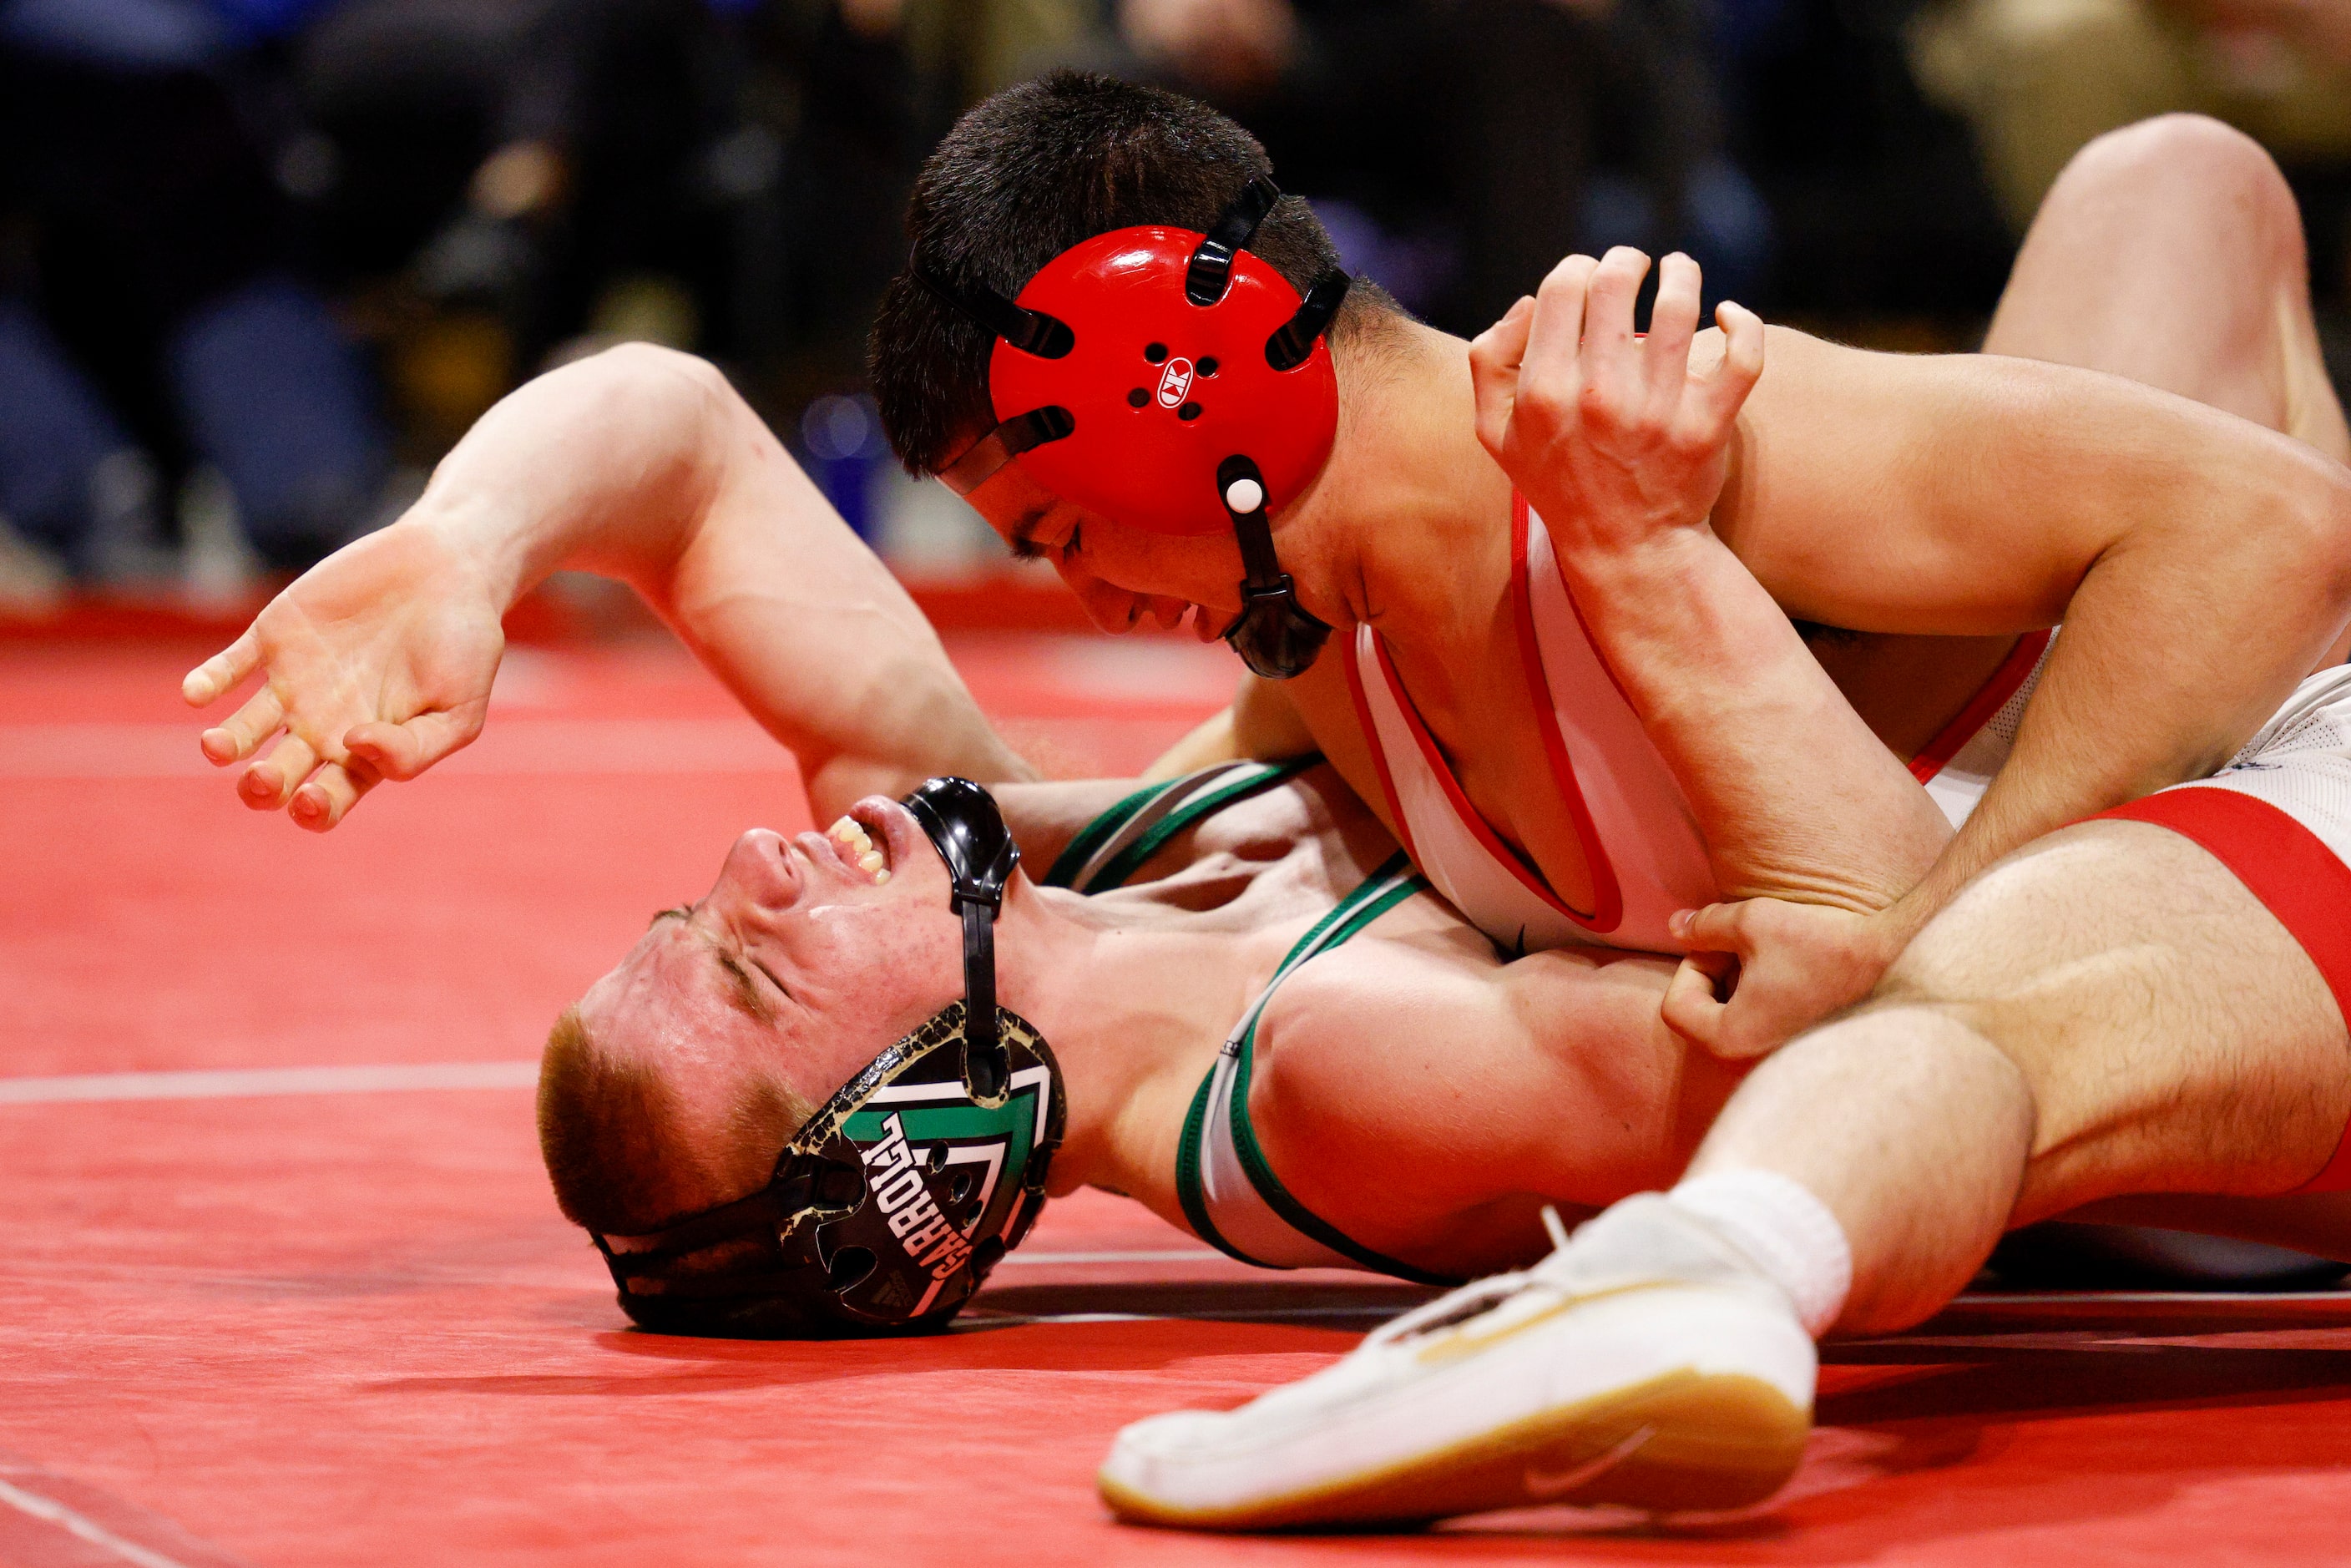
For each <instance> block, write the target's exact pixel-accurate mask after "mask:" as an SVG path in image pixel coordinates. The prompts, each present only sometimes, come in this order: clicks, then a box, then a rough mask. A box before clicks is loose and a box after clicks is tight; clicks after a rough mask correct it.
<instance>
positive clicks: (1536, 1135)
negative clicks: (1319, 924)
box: [1249, 942, 1681, 1228]
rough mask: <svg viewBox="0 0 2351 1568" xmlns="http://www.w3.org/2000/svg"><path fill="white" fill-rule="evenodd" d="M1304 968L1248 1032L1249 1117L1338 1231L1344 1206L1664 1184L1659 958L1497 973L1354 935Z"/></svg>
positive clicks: (1667, 1095)
mask: <svg viewBox="0 0 2351 1568" xmlns="http://www.w3.org/2000/svg"><path fill="white" fill-rule="evenodd" d="M1464 950H1465V951H1466V950H1467V948H1466V945H1465V949H1464ZM1333 959H1340V960H1344V962H1332V960H1333ZM1317 967H1320V968H1321V972H1320V973H1315V972H1314V970H1313V969H1309V970H1307V971H1302V972H1301V975H1300V976H1299V977H1297V978H1296V979H1293V980H1292V981H1290V984H1289V985H1288V986H1286V987H1285V988H1284V993H1285V994H1284V995H1283V996H1282V998H1280V1000H1281V1002H1282V1003H1283V1004H1284V1005H1283V1006H1281V1007H1280V1009H1269V1012H1270V1016H1269V1017H1268V1018H1267V1019H1265V1020H1264V1021H1263V1022H1262V1023H1261V1024H1260V1027H1259V1041H1258V1047H1257V1051H1258V1057H1257V1066H1256V1071H1255V1073H1254V1075H1253V1080H1252V1082H1251V1085H1250V1095H1249V1107H1250V1113H1251V1116H1252V1119H1253V1121H1254V1122H1255V1123H1256V1124H1257V1127H1258V1131H1259V1138H1260V1140H1261V1142H1263V1143H1264V1145H1266V1149H1267V1155H1268V1158H1269V1160H1270V1161H1271V1163H1272V1164H1273V1166H1274V1167H1275V1169H1276V1170H1277V1171H1278V1172H1280V1174H1281V1176H1282V1177H1283V1179H1284V1181H1285V1182H1286V1183H1289V1184H1290V1186H1292V1188H1293V1190H1294V1191H1296V1192H1297V1193H1298V1195H1299V1197H1301V1200H1302V1201H1304V1202H1306V1203H1307V1205H1308V1207H1316V1205H1317V1204H1318V1202H1319V1203H1321V1204H1322V1205H1323V1206H1325V1207H1326V1208H1328V1209H1330V1210H1332V1214H1331V1218H1333V1220H1334V1222H1340V1223H1341V1227H1342V1228H1345V1226H1344V1223H1343V1221H1340V1216H1339V1212H1337V1211H1341V1210H1343V1211H1347V1212H1353V1213H1362V1214H1364V1215H1367V1216H1368V1215H1375V1214H1378V1213H1381V1212H1384V1211H1394V1212H1397V1213H1404V1212H1410V1211H1414V1210H1426V1209H1427V1208H1428V1207H1431V1206H1432V1205H1433V1206H1436V1207H1439V1208H1461V1207H1469V1206H1474V1205H1477V1204H1481V1203H1486V1202H1490V1201H1492V1200H1494V1199H1496V1198H1499V1197H1507V1196H1510V1195H1512V1194H1520V1193H1526V1192H1530V1191H1535V1192H1541V1193H1542V1194H1543V1195H1545V1196H1546V1197H1552V1198H1553V1199H1555V1200H1557V1201H1562V1202H1590V1203H1601V1202H1605V1201H1609V1200H1610V1199H1611V1198H1613V1197H1618V1196H1622V1193H1623V1192H1624V1191H1626V1190H1631V1188H1629V1187H1626V1186H1625V1185H1624V1184H1625V1182H1626V1181H1627V1180H1636V1181H1637V1180H1639V1179H1641V1178H1643V1177H1645V1176H1646V1177H1653V1178H1657V1179H1662V1178H1663V1177H1665V1176H1670V1174H1671V1172H1670V1170H1668V1169H1667V1164H1666V1162H1667V1160H1668V1159H1669V1158H1670V1157H1671V1155H1670V1150H1671V1149H1672V1148H1673V1147H1675V1146H1676V1145H1677V1133H1676V1131H1675V1129H1676V1128H1677V1124H1678V1121H1679V1117H1678V1114H1677V1109H1676V1103H1677V1092H1678V1078H1679V1074H1678V1061H1679V1057H1680V1055H1681V1047H1680V1046H1679V1044H1678V1042H1677V1041H1676V1040H1674V1039H1673V1037H1672V1036H1671V1035H1670V1034H1669V1033H1668V1031H1667V1030H1666V1029H1665V1027H1664V1025H1663V1023H1662V1021H1661V1020H1660V1019H1659V1018H1658V1016H1657V1008H1658V1001H1659V998H1660V997H1661V996H1662V994H1663V990H1664V986H1665V979H1666V977H1667V975H1669V974H1670V972H1671V969H1670V966H1669V965H1667V964H1666V963H1664V962H1663V961H1660V960H1655V959H1648V958H1625V959H1621V960H1612V961H1604V962H1599V963H1595V962H1593V961H1592V960H1591V959H1589V958H1587V957H1584V956H1581V955H1574V956H1570V955H1548V954H1546V955H1535V956H1531V957H1529V958H1524V959H1520V960H1518V961H1517V963H1515V964H1512V965H1509V966H1498V965H1495V964H1493V963H1492V962H1491V961H1490V960H1488V961H1486V962H1484V963H1483V964H1479V963H1476V962H1474V961H1468V962H1465V961H1461V960H1459V959H1458V958H1456V957H1454V956H1452V955H1449V954H1444V953H1432V952H1431V951H1430V950H1428V949H1427V948H1426V947H1425V946H1422V945H1420V944H1416V943H1406V942H1358V943H1355V944H1351V945H1350V946H1349V948H1347V949H1346V950H1344V951H1343V952H1342V953H1339V954H1334V955H1332V956H1330V958H1328V959H1324V960H1318V964H1317ZM1511 971H1518V972H1517V973H1511ZM1293 993H1294V994H1293ZM1323 1211H1324V1209H1322V1208H1318V1209H1317V1212H1323Z"/></svg>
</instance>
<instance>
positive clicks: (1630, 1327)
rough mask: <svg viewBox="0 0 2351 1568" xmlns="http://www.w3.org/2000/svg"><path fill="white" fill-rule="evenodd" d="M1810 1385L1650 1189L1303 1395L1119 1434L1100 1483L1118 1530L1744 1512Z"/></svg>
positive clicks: (1799, 1360) (1771, 1300) (1807, 1355)
mask: <svg viewBox="0 0 2351 1568" xmlns="http://www.w3.org/2000/svg"><path fill="white" fill-rule="evenodd" d="M1817 1371H1818V1361H1817V1359H1816V1357H1815V1355H1814V1354H1813V1341H1812V1336H1811V1335H1810V1334H1808V1333H1805V1332H1804V1328H1803V1325H1802V1323H1801V1322H1799V1321H1798V1320H1797V1317H1796V1314H1795V1312H1794V1310H1793V1309H1792V1307H1791V1306H1790V1305H1789V1302H1788V1299H1787V1297H1786V1295H1785V1294H1784V1293H1783V1292H1782V1291H1781V1290H1780V1289H1779V1288H1778V1287H1777V1286H1775V1285H1773V1284H1772V1283H1771V1282H1770V1281H1768V1280H1767V1279H1766V1278H1764V1277H1763V1276H1762V1275H1761V1274H1760V1273H1759V1272H1757V1270H1755V1268H1754V1266H1753V1265H1752V1264H1750V1263H1749V1262H1748V1261H1747V1260H1746V1259H1745V1258H1744V1257H1743V1256H1742V1255H1741V1254H1740V1253H1739V1252H1738V1251H1737V1249H1734V1248H1732V1247H1731V1246H1730V1245H1729V1243H1728V1242H1726V1241H1724V1240H1723V1239H1721V1238H1719V1236H1717V1235H1716V1234H1715V1233H1714V1232H1713V1231H1712V1230H1711V1229H1709V1228H1708V1227H1707V1226H1706V1224H1705V1223H1704V1222H1703V1221H1700V1220H1698V1219H1695V1218H1691V1217H1690V1216H1688V1215H1687V1214H1686V1213H1684V1212H1683V1211H1681V1210H1679V1209H1677V1208H1675V1207H1672V1206H1670V1205H1669V1204H1667V1202H1666V1200H1665V1199H1664V1198H1663V1197H1658V1196H1656V1195H1655V1194H1649V1195H1645V1196H1643V1197H1635V1198H1628V1199H1626V1200H1625V1202H1623V1203H1620V1204H1618V1205H1616V1206H1615V1207H1613V1208H1611V1209H1609V1210H1607V1211H1606V1212H1605V1213H1604V1214H1602V1215H1601V1216H1599V1217H1598V1218H1595V1219H1593V1221H1591V1222H1590V1223H1589V1224H1587V1225H1585V1226H1584V1227H1583V1229H1581V1230H1580V1231H1578V1232H1577V1233H1576V1235H1575V1237H1574V1239H1573V1240H1571V1241H1569V1242H1568V1243H1567V1244H1566V1245H1564V1246H1562V1247H1561V1248H1560V1249H1558V1250H1557V1251H1555V1252H1553V1253H1552V1255H1551V1256H1550V1257H1549V1258H1547V1259H1545V1260H1543V1261H1542V1262H1541V1263H1539V1264H1537V1265H1535V1267H1533V1268H1532V1269H1530V1270H1525V1271H1523V1272H1520V1273H1513V1274H1501V1275H1497V1276H1496V1277H1495V1278H1493V1279H1490V1280H1481V1281H1478V1282H1477V1283H1475V1284H1471V1285H1467V1286H1464V1287H1463V1288H1462V1289H1460V1290H1458V1291H1454V1292H1453V1293H1452V1294H1451V1295H1448V1296H1446V1297H1443V1298H1441V1299H1440V1300H1437V1301H1431V1302H1429V1303H1428V1304H1427V1305H1426V1306H1424V1307H1421V1308H1420V1309H1418V1310H1417V1311H1416V1312H1409V1313H1407V1314H1405V1316H1404V1317H1401V1318H1399V1319H1397V1320H1396V1321H1395V1322H1392V1323H1389V1324H1388V1325H1387V1326H1386V1327H1384V1328H1383V1329H1381V1330H1379V1331H1378V1332H1377V1333H1374V1334H1373V1335H1372V1336H1371V1337H1370V1338H1368V1339H1366V1340H1365V1341H1364V1343H1362V1344H1361V1345H1359V1346H1358V1347H1356V1349H1355V1350H1354V1351H1353V1353H1352V1354H1349V1355H1348V1356H1347V1357H1346V1359H1345V1360H1343V1361H1341V1362H1340V1363H1339V1364H1336V1365H1335V1366H1331V1367H1326V1368H1325V1369H1323V1370H1322V1372H1319V1373H1317V1374H1315V1375H1313V1376H1311V1377H1309V1378H1307V1379H1305V1380H1304V1381H1303V1382H1300V1383H1294V1384H1291V1385H1289V1386H1287V1387H1283V1388H1277V1389H1275V1390H1274V1391H1273V1392H1272V1393H1270V1394H1267V1395H1264V1396H1260V1397H1259V1398H1258V1399H1257V1400H1255V1401H1254V1402H1252V1403H1250V1404H1249V1405H1245V1406H1241V1408H1239V1409H1238V1410H1234V1411H1231V1412H1228V1413H1224V1414H1218V1413H1215V1412H1211V1411H1205V1410H1180V1411H1177V1412H1175V1413H1174V1414H1172V1415H1167V1416H1154V1417H1152V1418H1151V1419H1149V1420H1146V1421H1138V1422H1136V1423H1135V1424H1134V1426H1132V1427H1127V1428H1126V1429H1125V1430H1124V1431H1123V1432H1121V1433H1120V1434H1119V1435H1118V1440H1117V1441H1116V1442H1115V1443H1114V1444H1113V1446H1112V1448H1111V1451H1110V1457H1109V1458H1106V1459H1104V1460H1103V1461H1102V1471H1101V1474H1100V1476H1099V1477H1098V1478H1097V1484H1098V1485H1099V1486H1100V1487H1101V1489H1102V1499H1103V1500H1104V1501H1106V1502H1108V1503H1109V1504H1110V1506H1111V1510H1112V1511H1113V1512H1114V1513H1116V1514H1117V1515H1118V1516H1119V1517H1120V1518H1121V1519H1124V1520H1129V1521H1134V1522H1137V1523H1145V1524H1164V1525H1177V1526H1183V1527H1186V1528H1190V1529H1195V1530H1271V1529H1280V1528H1283V1527H1295V1526H1299V1525H1310V1524H1347V1525H1360V1524H1367V1523H1373V1522H1405V1521H1424V1520H1431V1519H1444V1518H1449V1517H1451V1516H1453V1515H1456V1514H1465V1513H1479V1512H1483V1511H1488V1510H1490V1509H1499V1508H1520V1507H1526V1506H1530V1505H1534V1504H1541V1503H1580V1504H1599V1503H1614V1504H1621V1505H1625V1506H1629V1507H1633V1508H1640V1509H1647V1510H1650V1511H1656V1512H1659V1513H1670V1512H1683V1511H1695V1510H1717V1509H1731V1508H1743V1507H1745V1506H1747V1505H1748V1504H1750V1503H1754V1502H1760V1501H1761V1500H1763V1499H1765V1498H1767V1497H1769V1496H1771V1494H1772V1493H1773V1492H1775V1491H1777V1490H1779V1489H1780V1488H1781V1486H1782V1484H1784V1483H1785V1482H1786V1481H1787V1479H1788V1478H1789V1477H1790V1476H1791V1475H1793V1474H1794V1473H1795V1469H1796V1465H1797V1461H1798V1460H1799V1459H1801V1458H1802V1456H1803V1450H1804V1439H1805V1437H1806V1436H1807V1435H1808V1434H1809V1433H1810V1432H1811V1430H1812V1408H1813V1383H1814V1379H1815V1375H1816V1374H1817Z"/></svg>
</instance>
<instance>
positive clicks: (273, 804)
mask: <svg viewBox="0 0 2351 1568" xmlns="http://www.w3.org/2000/svg"><path fill="white" fill-rule="evenodd" d="M318 765H319V753H318V752H317V751H316V750H315V749H314V748H313V747H311V745H310V743H309V742H308V741H307V740H305V739H303V738H302V737H300V736H298V735H290V734H289V735H287V737H285V738H283V739H282V740H280V741H278V743H277V745H276V746H274V747H270V750H269V755H268V756H266V757H265V758H262V759H261V760H260V761H258V762H256V763H255V764H254V765H253V766H252V767H250V768H246V770H245V776H244V777H243V778H241V779H238V780H237V781H236V793H237V799H239V800H243V801H244V802H245V803H246V805H248V806H250V807H252V808H253V809H254V810H256V811H274V810H277V808H278V807H280V806H283V805H284V804H286V800H287V797H288V796H290V795H292V794H293V793H294V790H295V788H296V786H298V785H299V784H300V783H301V782H302V780H303V779H307V778H308V777H309V776H310V769H312V768H316V767H317V766H318Z"/></svg>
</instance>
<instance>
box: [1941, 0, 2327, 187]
mask: <svg viewBox="0 0 2351 1568" xmlns="http://www.w3.org/2000/svg"><path fill="white" fill-rule="evenodd" d="M1912 56H1913V58H1914V60H1915V61H1916V63H1917V70H1918V76H1919V79H1920V81H1921V83H1922V84H1924V85H1925V86H1926V87H1927V88H1928V90H1929V91H1931V92H1933V93H1934V94H1935V95H1936V96H1937V97H1938V98H1940V99H1943V100H1944V101H1946V102H1948V103H1949V104H1950V105H1951V106H1952V107H1954V108H1956V109H1958V110H1960V111H1962V112H1963V113H1965V114H1966V115H1967V117H1968V119H1969V120H1970V122H1971V123H1972V124H1973V125H1974V127H1975V131H1976V134H1977V137H1978V139H1979V141H1980V142H1981V144H1982V148H1983V152H1984V157H1985V160H1986V162H1987V163H1988V165H1989V167H1990V170H1991V176H1992V183H1993V185H1994V187H1995V189H1996V190H1997V191H1998V193H1999V195H2000V199H2001V206H2002V208H2003V209H2004V210H2005V212H2006V214H2007V216H2008V219H2009V222H2010V223H2011V225H2013V226H2014V228H2015V229H2016V230H2017V232H2019V233H2022V231H2023V229H2024V227H2025V226H2026V225H2028V224H2030V223H2031V222H2032V214H2033V212H2034V210H2035V209H2036V208H2037V207H2038V206H2039V205H2040V203H2041V197H2042V195H2043V193H2044V192H2046V191H2047V190H2048V188H2049V186H2050V184H2051V183H2052V182H2053V181H2054V180H2055V179H2056V177H2057V172H2058V171H2059V170H2060V169H2063V168H2064V166H2065V161H2066V160H2067V159H2068V158H2070V157H2072V156H2073V155H2074V152H2075V151H2076V150H2078V149H2079V148H2080V147H2081V146H2082V145H2083V144H2084V143H2085V142H2087V141H2090V140H2091V139H2092V138H2093V137H2095V136H2098V135H2100V134H2102V133H2103V132H2105V131H2112V130H2115V129H2116V128H2117V127H2120V126H2123V125H2127V124H2129V123H2130V122H2131V121H2133V120H2142V119H2145V118H2146V117H2147V116H2149V115H2153V114H2160V113H2162V112H2164V111H2166V110H2199V111H2200V112H2202V113H2206V114H2210V115H2213V116H2215V117H2217V118H2219V119H2221V120H2228V121H2229V122H2231V124H2233V125H2235V126H2237V127H2238V128H2239V129H2241V130H2242V131H2246V132H2248V133H2249V134H2251V135H2252V136H2253V137H2254V138H2255V139H2257V140H2259V141H2262V142H2263V143H2265V144H2266V145H2267V146H2268V147H2269V148H2270V149H2271V151H2273V152H2275V153H2277V154H2278V155H2279V156H2280V158H2281V159H2283V160H2284V161H2285V162H2288V163H2289V164H2291V163H2294V162H2322V161H2323V162H2335V163H2340V162H2344V161H2345V160H2346V158H2351V0H1941V3H1940V4H1938V5H1936V6H1935V8H1933V9H1932V10H1930V11H1928V12H1927V13H1926V14H1925V15H1923V16H1921V17H1920V18H1919V20H1918V22H1917V26H1916V27H1915V29H1914V31H1913V35H1912Z"/></svg>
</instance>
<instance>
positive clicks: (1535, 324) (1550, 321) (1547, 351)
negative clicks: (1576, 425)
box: [1519, 256, 1600, 409]
mask: <svg viewBox="0 0 2351 1568" xmlns="http://www.w3.org/2000/svg"><path fill="white" fill-rule="evenodd" d="M1599 266H1600V264H1599V263H1598V262H1596V261H1594V260H1593V259H1592V258H1591V257H1590V256H1569V257H1568V258H1567V259H1566V260H1565V261H1562V262H1561V263H1560V264H1559V265H1558V266H1557V267H1552V269H1551V272H1550V275H1549V276H1548V277H1544V279H1543V280H1542V287H1540V288H1538V289H1537V290H1535V305H1534V309H1533V310H1532V311H1531V313H1530V315H1529V320H1528V331H1527V344H1526V351H1525V353H1524V354H1523V355H1522V356H1521V359H1520V371H1519V380H1520V384H1521V385H1522V386H1523V385H1525V384H1526V383H1528V382H1539V383H1540V384H1541V387H1542V389H1543V392H1544V395H1545V396H1546V397H1548V398H1551V399H1552V400H1553V401H1554V402H1556V403H1557V404H1558V406H1560V407H1562V408H1568V409H1572V408H1573V406H1574V400H1575V398H1576V395H1577V393H1578V392H1580V391H1581V390H1582V388H1583V376H1584V366H1583V320H1584V313H1585V311H1586V309H1587V308H1588V302H1587V299H1586V296H1587V294H1588V293H1589V292H1590V289H1591V286H1592V275H1593V272H1594V271H1596V270H1597V269H1598V268H1599Z"/></svg>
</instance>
